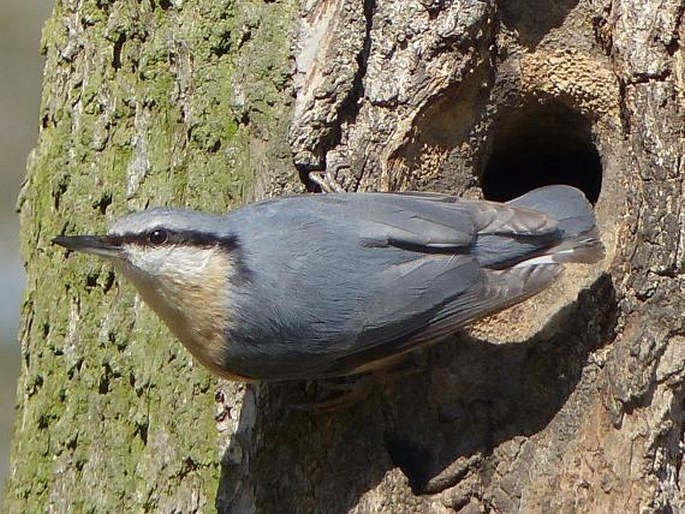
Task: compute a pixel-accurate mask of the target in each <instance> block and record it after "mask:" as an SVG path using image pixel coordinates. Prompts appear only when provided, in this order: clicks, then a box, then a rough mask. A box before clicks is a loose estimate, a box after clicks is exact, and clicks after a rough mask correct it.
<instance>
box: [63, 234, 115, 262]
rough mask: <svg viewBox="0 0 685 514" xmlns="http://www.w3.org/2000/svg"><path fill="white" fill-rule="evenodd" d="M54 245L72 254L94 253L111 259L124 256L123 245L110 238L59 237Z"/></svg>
mask: <svg viewBox="0 0 685 514" xmlns="http://www.w3.org/2000/svg"><path fill="white" fill-rule="evenodd" d="M52 243H53V244H57V245H60V246H63V247H64V248H66V249H67V250H70V251H72V252H84V253H92V254H94V255H99V256H100V257H106V258H109V259H121V258H123V256H124V252H123V249H122V247H121V244H120V243H119V242H118V241H116V240H115V239H114V238H112V237H109V236H58V237H56V238H54V239H53V240H52Z"/></svg>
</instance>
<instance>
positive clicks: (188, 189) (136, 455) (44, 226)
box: [5, 0, 296, 512]
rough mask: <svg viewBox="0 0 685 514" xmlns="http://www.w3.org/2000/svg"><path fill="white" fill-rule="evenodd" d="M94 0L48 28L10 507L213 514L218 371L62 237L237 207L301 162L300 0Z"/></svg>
mask: <svg viewBox="0 0 685 514" xmlns="http://www.w3.org/2000/svg"><path fill="white" fill-rule="evenodd" d="M79 5H80V7H79V8H80V9H81V11H80V12H79V13H78V15H76V16H75V15H74V13H72V12H71V11H69V9H71V7H69V6H68V5H66V4H65V3H61V2H58V3H57V5H56V7H55V12H54V14H53V17H52V19H51V20H50V21H49V22H48V23H47V24H46V28H45V31H44V37H43V46H44V48H45V52H46V57H47V62H46V79H45V83H44V88H43V101H42V106H41V123H42V130H41V136H40V141H39V143H38V146H37V148H36V150H35V151H34V153H33V155H32V158H31V160H30V163H29V169H28V175H27V181H28V182H27V187H26V189H25V191H24V193H23V195H22V198H21V199H20V201H19V205H20V208H21V213H22V251H23V254H24V257H25V258H26V260H27V263H28V264H27V272H28V282H27V290H26V296H25V302H24V307H23V326H22V330H21V338H22V345H23V348H22V359H23V371H22V377H21V379H20V382H19V390H18V394H17V401H18V408H19V414H18V416H17V422H16V426H15V436H14V439H13V450H12V454H13V457H12V467H13V475H12V477H11V479H10V481H9V484H8V494H7V497H6V501H5V508H6V509H7V511H8V512H44V511H46V510H48V506H49V505H50V506H51V508H52V509H54V510H57V511H70V512H89V511H100V512H104V511H111V512H114V511H121V510H122V509H123V510H126V511H133V512H139V511H155V510H160V509H162V508H168V507H169V506H170V505H175V506H176V507H177V508H178V509H179V510H192V509H194V508H196V509H199V510H210V511H211V510H212V506H213V503H214V500H213V496H214V494H215V492H216V486H217V480H218V477H219V455H218V451H217V448H216V439H217V434H216V428H215V423H214V419H213V409H214V406H213V398H214V387H215V385H214V384H215V381H214V379H213V378H212V377H210V375H209V374H208V373H207V372H206V371H204V370H203V369H200V368H199V366H198V364H197V363H195V362H193V360H192V359H191V358H190V356H189V354H188V353H187V352H186V350H185V349H184V348H183V347H182V346H181V344H180V343H179V342H178V341H177V340H175V338H174V337H173V336H172V335H171V334H170V333H169V332H168V330H167V329H166V327H164V326H163V325H162V324H161V322H160V321H159V319H158V318H157V317H156V316H154V314H152V313H151V311H150V310H149V309H147V308H146V307H144V306H143V307H141V306H140V303H139V301H137V300H136V296H135V292H134V290H133V288H132V287H131V286H130V285H129V284H126V283H122V282H121V281H120V277H118V276H116V275H113V274H112V270H111V268H110V267H109V266H108V265H107V264H104V263H102V262H99V261H98V260H96V259H94V258H91V257H88V256H82V255H73V254H72V255H69V256H68V257H67V256H66V255H65V252H64V251H63V250H62V249H60V248H56V247H54V246H52V245H51V244H50V239H51V238H52V237H54V236H55V235H57V234H60V233H62V232H64V231H66V232H68V233H80V234H83V233H91V232H101V231H103V230H105V227H106V226H107V224H108V223H109V222H110V221H111V220H112V219H113V218H116V217H117V216H119V215H121V214H123V213H126V212H128V211H130V210H132V209H138V208H143V207H145V206H147V205H158V204H173V205H191V206H194V207H201V208H203V209H205V210H213V211H225V210H227V209H230V208H232V207H235V206H236V205H238V204H240V203H241V202H242V201H244V199H245V198H248V197H249V196H250V195H251V191H250V184H251V182H252V179H253V177H254V176H255V175H256V173H257V172H258V171H259V170H258V168H261V167H262V166H264V165H266V166H268V167H274V168H280V169H287V168H288V167H289V166H290V164H289V152H288V151H287V145H286V143H285V134H286V129H287V121H288V102H289V96H290V91H289V87H290V86H289V82H288V80H287V77H288V74H289V67H290V64H289V61H288V49H289V48H290V42H289V36H290V33H291V32H292V30H293V29H292V22H293V19H294V15H295V12H296V5H295V2H274V3H264V4H262V3H256V2H240V3H237V2H232V1H224V2H216V1H214V0H201V1H198V2H185V3H184V4H183V6H182V7H178V8H177V7H173V6H169V7H168V8H166V9H163V8H162V7H161V6H160V4H159V2H156V1H152V2H136V1H133V0H124V1H121V2H113V3H108V2H102V1H96V0H85V1H84V2H82V3H81V4H79ZM246 30H247V31H248V32H249V35H246V34H245V31H246ZM245 120H249V121H248V122H246V121H245ZM255 141H259V143H260V144H259V145H257V146H258V147H259V148H263V149H264V154H259V155H257V156H256V155H255V153H254V150H253V148H254V147H255V144H254V143H255ZM255 157H257V158H255ZM191 493H193V494H195V495H196V496H197V495H199V498H200V499H199V506H197V505H196V506H194V507H193V506H191V504H190V502H191V498H192V497H193V494H191Z"/></svg>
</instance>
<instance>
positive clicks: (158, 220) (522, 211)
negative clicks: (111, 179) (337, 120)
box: [56, 186, 603, 380]
mask: <svg viewBox="0 0 685 514" xmlns="http://www.w3.org/2000/svg"><path fill="white" fill-rule="evenodd" d="M157 228H163V229H165V230H167V231H170V232H171V233H172V234H173V237H174V238H175V239H173V240H171V242H170V243H169V244H175V245H181V244H192V245H205V246H211V245H213V244H216V245H219V246H221V248H222V249H223V251H225V252H229V253H230V254H231V259H232V262H233V263H235V264H236V266H234V267H233V268H232V271H231V272H230V276H228V277H227V279H228V283H229V284H230V291H228V292H227V294H226V302H227V305H226V309H227V310H228V311H229V312H230V315H229V316H228V318H227V319H229V320H230V322H227V324H226V326H225V327H224V333H223V334H222V336H223V337H222V340H223V341H224V345H223V348H222V349H221V355H222V362H221V363H219V365H218V366H219V368H221V370H224V371H226V372H229V373H231V374H233V375H238V376H241V377H246V378H248V379H257V380H260V379H261V380H286V379H299V378H307V379H312V378H321V377H330V376H338V375H346V374H352V373H355V372H359V371H360V370H365V369H367V368H369V367H373V365H374V363H376V362H378V361H382V360H383V359H386V358H389V357H392V356H395V355H398V354H401V353H403V352H406V351H409V350H412V349H414V348H416V347H418V346H421V345H423V344H427V343H430V342H433V341H436V340H439V339H441V338H444V337H445V336H446V335H449V334H450V333H452V332H454V331H455V330H456V329H458V328H459V327H461V326H463V325H464V324H466V323H468V322H471V321H474V320H476V319H479V318H482V317H484V316H487V315H489V314H492V313H494V312H497V311H499V310H502V309H504V308H506V307H508V306H510V305H513V304H515V303H517V302H520V301H522V300H524V299H526V298H528V297H530V296H532V295H534V294H536V293H537V292H539V291H541V290H542V289H544V288H545V287H547V286H548V285H549V284H550V283H552V282H553V281H554V280H555V279H556V278H557V277H558V276H559V274H560V273H561V271H562V264H561V263H563V262H574V261H575V262H584V263H590V262H595V261H597V260H599V259H601V258H602V256H603V247H602V244H601V241H600V239H599V236H598V233H597V228H596V226H595V219H594V214H593V212H592V208H591V206H590V204H589V203H588V202H587V200H586V199H585V197H584V196H583V194H582V193H581V192H580V191H578V190H577V189H574V188H572V187H569V186H548V187H544V188H540V189H537V190H535V191H531V192H530V193H528V194H526V195H524V196H522V197H520V198H517V199H515V200H513V201H511V202H508V203H506V204H500V203H493V202H484V201H473V200H465V199H460V198H456V197H451V196H447V195H440V194H426V193H341V194H326V195H303V196H292V197H285V198H276V199H271V200H266V201H263V202H258V203H255V204H251V205H248V206H246V207H243V208H241V209H238V210H236V211H234V212H231V213H230V214H227V215H225V216H214V215H210V214H204V213H199V212H195V211H188V210H179V209H168V208H162V209H151V210H148V211H144V212H141V213H135V214H132V215H130V216H128V217H126V218H124V219H122V220H120V221H119V222H117V223H116V224H115V225H114V226H113V228H112V230H111V231H110V235H109V236H107V237H108V238H109V241H110V243H111V244H112V245H115V246H116V245H121V244H124V243H125V241H127V240H134V239H135V238H136V237H141V234H143V236H144V235H145V234H150V233H151V232H152V231H154V230H155V229H157ZM105 239H106V238H105ZM122 241H123V242H124V243H122ZM56 242H58V243H60V244H63V245H65V246H67V247H71V248H74V249H82V248H78V247H77V246H78V244H81V243H78V244H77V243H74V242H71V243H70V242H69V238H64V237H63V238H58V240H57V241H56ZM98 244H101V243H98ZM70 245H71V246H70ZM95 253H98V252H95ZM101 253H102V252H101ZM227 273H228V272H227ZM198 308H201V306H198ZM180 315H182V313H180ZM184 342H185V341H184ZM186 344H187V343H186ZM189 347H190V346H189Z"/></svg>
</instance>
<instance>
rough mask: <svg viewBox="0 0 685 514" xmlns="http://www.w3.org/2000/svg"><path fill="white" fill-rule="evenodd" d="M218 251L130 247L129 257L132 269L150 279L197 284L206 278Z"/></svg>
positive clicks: (210, 249) (190, 248)
mask: <svg viewBox="0 0 685 514" xmlns="http://www.w3.org/2000/svg"><path fill="white" fill-rule="evenodd" d="M218 251H219V250H217V249H216V248H192V247H186V246H159V247H155V246H148V247H145V248H138V247H133V246H129V247H128V248H127V256H128V261H129V263H130V264H131V266H132V267H134V268H137V270H139V271H142V272H143V273H144V274H146V275H148V276H149V277H150V278H162V277H165V278H171V279H175V280H184V279H185V280H188V281H192V282H195V281H197V280H200V279H201V278H202V277H203V276H205V273H206V270H207V268H208V267H209V266H210V265H211V263H212V262H213V260H214V258H215V257H217V252H218Z"/></svg>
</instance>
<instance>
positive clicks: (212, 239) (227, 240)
mask: <svg viewBox="0 0 685 514" xmlns="http://www.w3.org/2000/svg"><path fill="white" fill-rule="evenodd" d="M160 232H163V234H160ZM163 236H165V237H163ZM107 242H108V243H109V244H112V245H115V246H121V245H124V244H135V245H137V246H171V245H174V246H189V247H193V248H212V247H217V246H218V247H221V248H223V249H225V250H227V251H232V250H234V249H235V248H237V247H238V238H237V237H236V236H233V235H229V236H220V235H217V234H208V233H205V232H197V231H194V230H170V229H166V228H161V227H160V228H156V229H152V230H146V231H145V232H141V233H131V232H127V233H125V234H122V235H112V236H108V237H107Z"/></svg>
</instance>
